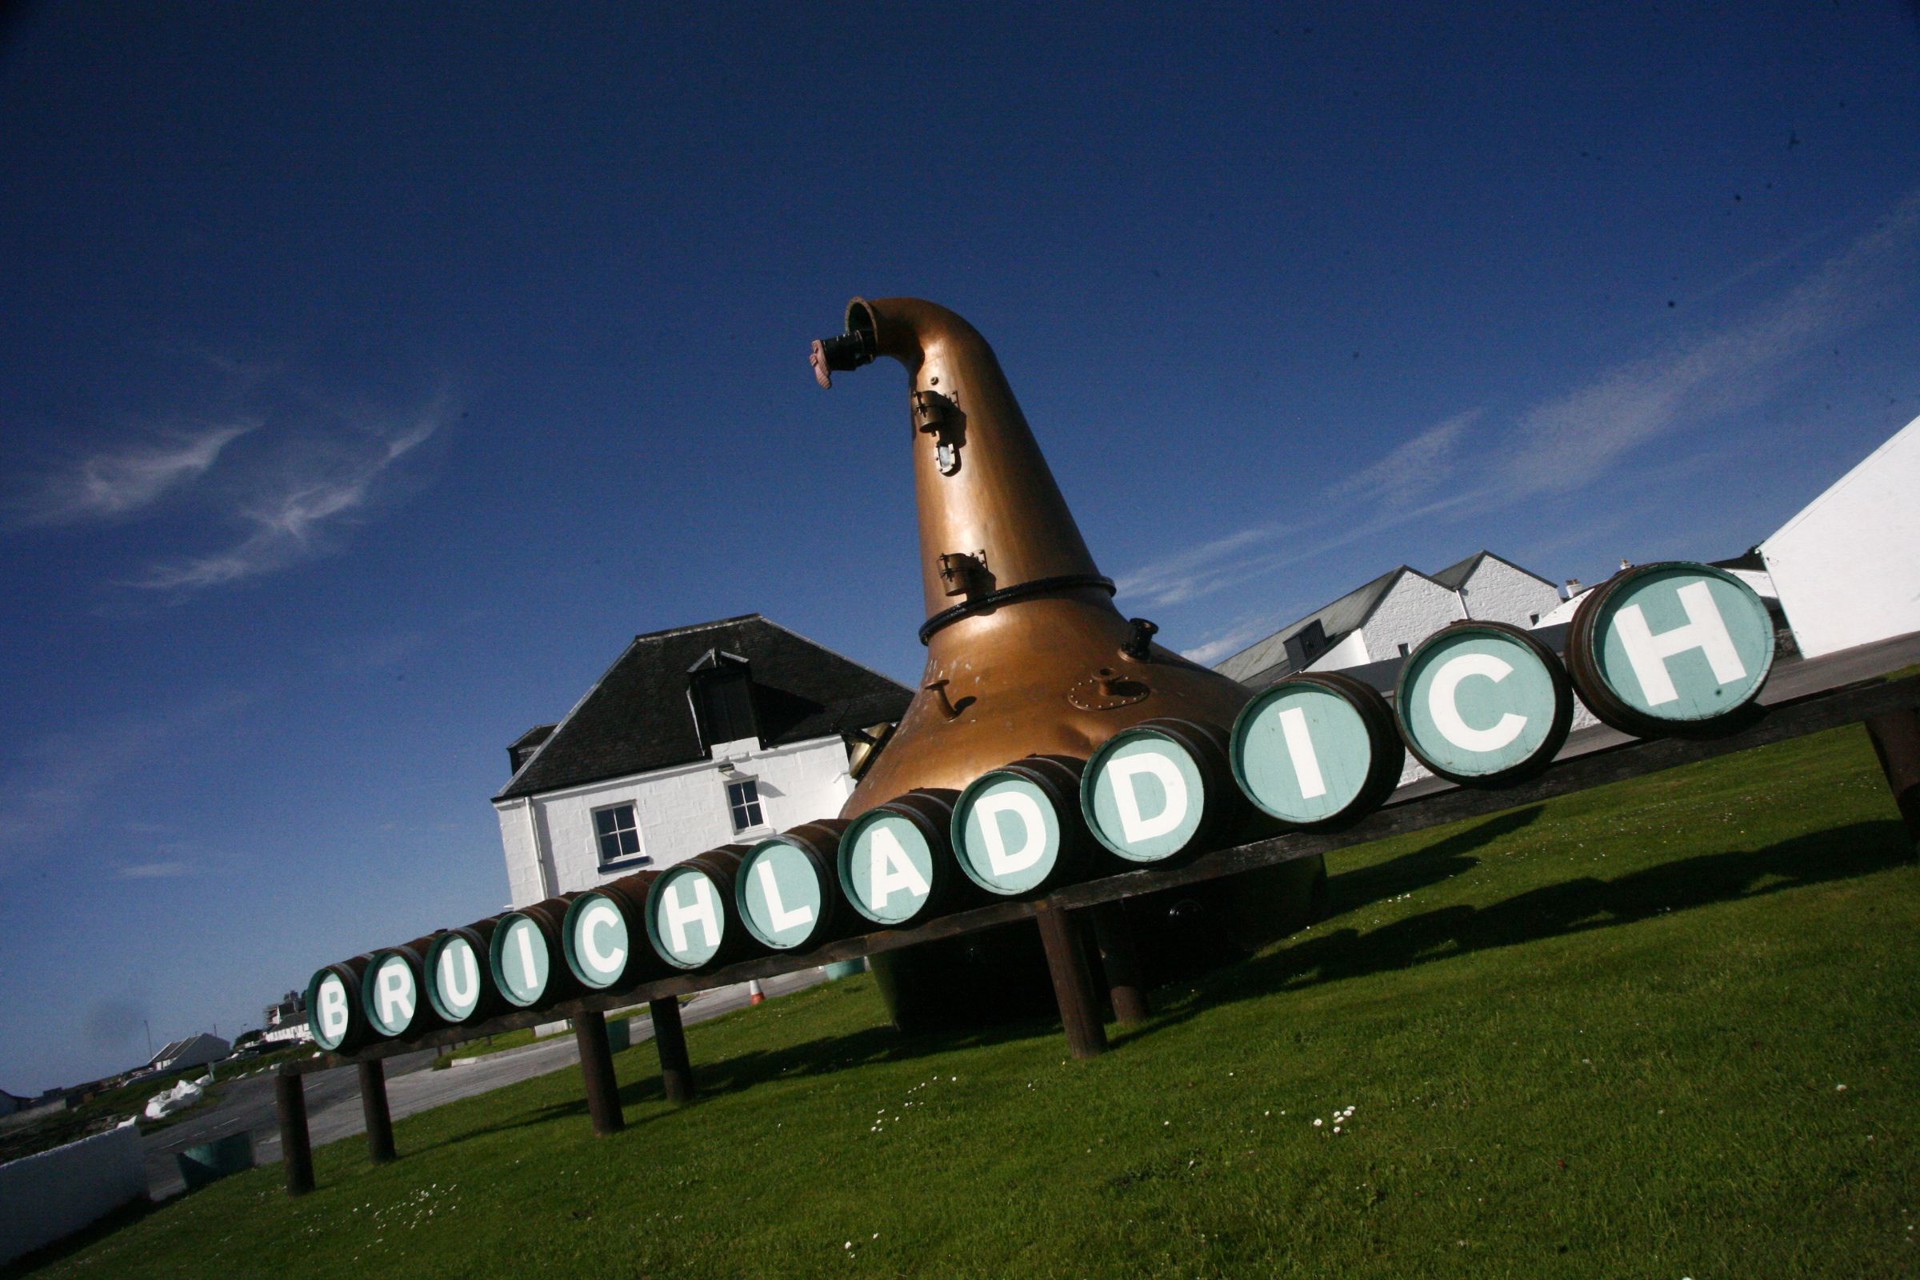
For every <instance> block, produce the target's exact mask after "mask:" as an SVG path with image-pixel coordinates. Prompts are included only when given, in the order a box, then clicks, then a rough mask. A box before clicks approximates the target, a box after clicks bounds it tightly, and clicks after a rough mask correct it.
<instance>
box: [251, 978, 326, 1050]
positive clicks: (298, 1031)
mask: <svg viewBox="0 0 1920 1280" xmlns="http://www.w3.org/2000/svg"><path fill="white" fill-rule="evenodd" d="M266 1022H267V1025H266V1030H265V1031H264V1032H263V1033H262V1035H261V1037H260V1038H261V1039H262V1040H264V1041H266V1042H267V1043H268V1044H282V1043H292V1044H299V1043H302V1042H303V1041H307V1040H311V1039H313V1030H312V1028H310V1027H309V1026H308V1025H307V997H306V996H305V995H304V994H302V993H301V992H298V991H289V992H287V994H285V995H284V996H281V997H280V999H279V1000H278V1001H276V1002H275V1003H273V1004H270V1005H268V1006H267V1017H266Z"/></svg>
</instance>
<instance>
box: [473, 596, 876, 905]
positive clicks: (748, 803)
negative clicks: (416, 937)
mask: <svg viewBox="0 0 1920 1280" xmlns="http://www.w3.org/2000/svg"><path fill="white" fill-rule="evenodd" d="M911 698H912V693H911V692H910V691H909V690H908V689H907V688H906V687H905V686H903V685H901V684H899V683H897V682H896V681H893V680H889V679H888V678H887V677H885V676H883V675H879V674H878V673H876V672H873V671H869V670H868V669H867V668H865V667H862V666H860V665H859V664H857V663H855V662H852V661H850V660H849V659H847V658H843V657H841V656H840V655H839V654H837V653H834V652H833V651H832V650H830V649H825V648H822V647H821V646H820V645H817V644H815V643H814V642H813V641H811V640H808V639H806V638H805V637H803V636H799V635H796V634H794V633H793V632H791V631H789V630H787V629H786V628H785V627H782V626H780V625H778V624H777V623H773V622H769V621H768V620H767V619H766V618H763V617H761V616H760V615H759V614H757V613H756V614H748V615H745V616H743V617H738V618H727V619H724V620H722V621H719V622H708V623H703V624H701V625H699V626H693V627H680V628H677V629H675V630H671V631H656V632H653V633H652V634H650V635H643V636H637V637H635V638H634V641H633V643H632V644H631V645H629V646H628V647H627V651H626V652H625V653H623V654H621V655H620V657H619V660H618V661H616V662H615V663H614V664H613V666H611V667H609V668H608V669H607V672H606V674H605V675H603V676H601V677H600V679H599V681H598V682H597V683H595V684H594V686H593V687H592V688H591V689H589V690H588V691H587V693H586V696H585V697H583V698H581V699H580V701H579V702H578V703H577V704H576V705H575V706H574V708H573V710H572V711H570V712H568V713H567V716H566V718H565V719H564V720H562V721H560V722H559V723H558V724H552V725H541V726H539V727H537V728H534V729H530V730H528V731H527V732H526V733H524V734H522V735H521V736H520V738H519V739H517V740H516V741H515V742H514V743H513V744H512V745H511V746H509V747H508V748H507V753H508V756H509V758H510V760H511V762H512V766H513V778H512V780H511V781H509V782H508V783H507V786H506V788H505V789H504V790H503V791H501V792H500V794H499V795H497V796H495V797H494V798H493V807H494V809H495V810H496V811H497V812H498V814H499V816H500V842H501V844H502V846H503V847H504V849H505V851H506V858H507V881H508V885H509V888H510V893H511V898H512V903H511V905H513V906H515V907H523V906H526V905H528V904H529V903H533V902H538V901H540V900H541V899H542V898H549V897H552V896H554V895H555V894H560V893H568V892H571V891H573V890H576V889H587V888H591V887H592V886H594V885H596V884H601V883H604V882H606V881H608V880H612V879H615V878H617V877H619V876H623V875H628V874H630V873H632V872H634V871H638V870H641V869H643V868H657V867H664V866H668V865H671V864H672V863H675V862H679V861H682V860H683V859H686V858H690V857H692V856H693V855H694V854H697V853H702V852H704V851H706V850H708V849H713V848H718V847H719V846H721V845H724V844H732V843H736V842H743V841H751V840H756V839H761V838H764V837H766V836H770V835H774V834H776V833H777V832H780V831H784V830H786V829H788V828H790V827H794V826H798V825H799V824H800V823H803V822H811V821H814V820H815V819H819V818H827V817H832V816H834V815H835V814H837V813H839V812H840V807H841V805H842V804H844V803H845V802H846V799H847V797H848V796H850V795H851V794H853V781H854V779H853V772H852V769H851V768H850V760H853V759H857V758H860V757H862V756H864V755H865V754H866V752H867V751H869V750H870V749H871V747H872V745H873V744H874V743H875V742H877V741H880V740H883V739H884V736H885V734H886V733H887V732H888V731H890V730H891V728H892V726H893V724H894V723H895V722H897V721H898V720H899V719H900V717H901V716H902V715H904V714H905V713H906V709H907V703H908V702H909V701H910V700H911Z"/></svg>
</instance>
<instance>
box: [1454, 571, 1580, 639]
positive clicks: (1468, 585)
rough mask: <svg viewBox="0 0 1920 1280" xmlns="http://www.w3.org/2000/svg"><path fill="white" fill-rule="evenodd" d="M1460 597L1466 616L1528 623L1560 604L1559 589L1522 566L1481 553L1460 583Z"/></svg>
mask: <svg viewBox="0 0 1920 1280" xmlns="http://www.w3.org/2000/svg"><path fill="white" fill-rule="evenodd" d="M1460 599H1461V604H1462V606H1463V608H1464V609H1465V610H1466V615H1467V616H1468V617H1469V618H1474V619H1477V620H1479V621H1481V622H1507V623H1511V624H1513V625H1514V626H1516V627H1531V626H1534V625H1536V622H1537V620H1538V619H1539V618H1543V617H1545V616H1546V615H1547V614H1549V613H1552V612H1553V611H1554V609H1555V608H1556V607H1558V606H1559V604H1560V592H1559V590H1558V589H1557V588H1555V586H1554V585H1553V584H1552V583H1551V582H1543V581H1542V580H1541V579H1539V578H1536V577H1534V576H1533V575H1532V574H1530V573H1528V572H1526V571H1525V570H1524V569H1516V568H1514V567H1513V566H1512V565H1510V564H1508V563H1507V562H1506V561H1504V560H1496V559H1494V558H1493V557H1492V556H1482V557H1481V559H1480V563H1479V564H1477V565H1475V566H1474V569H1473V572H1472V573H1470V574H1468V575H1467V580H1466V581H1465V582H1462V583H1461V584H1460Z"/></svg>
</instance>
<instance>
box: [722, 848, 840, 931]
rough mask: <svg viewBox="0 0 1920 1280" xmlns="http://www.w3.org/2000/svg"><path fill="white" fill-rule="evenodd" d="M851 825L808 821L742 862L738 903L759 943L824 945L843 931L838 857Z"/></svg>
mask: <svg viewBox="0 0 1920 1280" xmlns="http://www.w3.org/2000/svg"><path fill="white" fill-rule="evenodd" d="M846 829H847V823H845V822H843V821H841V820H840V819H838V818H833V819H828V820H825V821H821V822H808V823H804V824H802V825H801V826H798V827H795V828H793V829H792V830H791V831H784V832H782V833H781V834H779V835H777V836H774V837H773V838H771V839H769V840H762V841H761V842H760V843H758V844H756V845H754V846H753V848H752V849H750V850H749V851H748V852H747V855H746V856H745V857H744V858H742V859H741V860H740V873H739V875H738V876H737V877H736V878H735V880H734V886H733V893H734V907H735V910H736V911H737V912H738V914H739V916H740V922H741V923H742V924H743V925H745V926H746V929H747V932H748V933H750V934H752V935H753V938H754V941H756V942H758V943H760V945H762V946H764V947H769V948H771V949H773V950H775V951H794V950H799V949H801V948H805V947H811V946H815V945H818V944H819V943H822V942H825V941H827V940H828V939H829V938H831V937H833V936H834V935H835V933H836V932H837V931H838V929H839V927H840V925H841V922H842V920H843V918H844V917H843V915H842V913H841V911H840V884H839V875H838V872H837V870H836V868H835V865H834V863H835V858H836V856H837V854H838V853H839V850H840V839H841V834H842V833H843V832H844V831H845V830H846Z"/></svg>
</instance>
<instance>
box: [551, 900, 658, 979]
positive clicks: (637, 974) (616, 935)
mask: <svg viewBox="0 0 1920 1280" xmlns="http://www.w3.org/2000/svg"><path fill="white" fill-rule="evenodd" d="M659 878H660V872H658V871H638V872H635V873H634V874H632V875H628V876H621V877H620V878H619V879H618V880H614V881H610V882H609V883H607V884H603V885H601V886H600V887H599V888H597V889H589V890H587V891H586V892H584V893H582V894H581V895H580V896H579V897H577V898H575V899H574V900H573V901H572V902H571V903H570V904H568V906H567V915H566V919H565V921H564V922H563V927H562V928H561V931H560V934H561V938H562V940H563V942H564V949H565V954H566V959H567V968H568V969H570V970H571V971H572V972H573V976H574V977H575V978H578V979H579V980H580V984H581V985H582V986H584V987H587V988H589V989H591V990H594V991H605V990H608V989H610V988H615V987H619V988H625V987H632V986H637V985H639V984H640V983H641V982H644V981H645V980H646V979H648V978H651V977H655V976H658V974H659V973H660V971H661V965H660V962H659V958H658V957H657V956H655V955H654V954H653V948H651V947H649V946H646V945H645V944H644V943H643V942H642V941H641V940H642V939H643V938H645V937H646V936H647V891H648V890H650V889H651V888H653V882H654V881H655V880H658V879H659Z"/></svg>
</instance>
